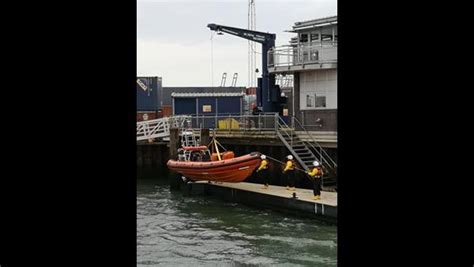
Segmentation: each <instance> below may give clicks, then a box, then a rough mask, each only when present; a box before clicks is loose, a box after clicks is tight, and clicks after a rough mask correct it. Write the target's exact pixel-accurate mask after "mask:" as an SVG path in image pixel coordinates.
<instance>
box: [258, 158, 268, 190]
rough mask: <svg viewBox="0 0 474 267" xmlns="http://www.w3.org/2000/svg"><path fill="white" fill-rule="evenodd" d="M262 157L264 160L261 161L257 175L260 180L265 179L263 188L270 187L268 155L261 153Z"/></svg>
mask: <svg viewBox="0 0 474 267" xmlns="http://www.w3.org/2000/svg"><path fill="white" fill-rule="evenodd" d="M260 158H261V159H262V161H261V162H260V166H259V167H258V169H257V177H258V179H259V180H263V187H262V188H263V189H268V172H267V170H268V161H267V156H265V155H261V156H260Z"/></svg>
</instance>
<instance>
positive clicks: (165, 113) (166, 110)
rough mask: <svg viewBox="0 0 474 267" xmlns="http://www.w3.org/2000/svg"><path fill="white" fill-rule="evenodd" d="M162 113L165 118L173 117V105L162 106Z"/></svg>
mask: <svg viewBox="0 0 474 267" xmlns="http://www.w3.org/2000/svg"><path fill="white" fill-rule="evenodd" d="M161 111H162V112H163V117H169V116H173V107H171V105H169V106H168V105H167V106H165V105H163V106H161Z"/></svg>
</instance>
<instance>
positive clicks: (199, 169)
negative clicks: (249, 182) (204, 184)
mask: <svg viewBox="0 0 474 267" xmlns="http://www.w3.org/2000/svg"><path fill="white" fill-rule="evenodd" d="M260 161H261V159H260V153H258V152H254V153H251V154H247V155H244V156H240V157H237V158H232V159H225V160H219V161H207V162H192V161H176V160H169V161H168V163H167V165H168V168H169V169H170V170H172V171H175V172H177V173H180V174H182V175H183V176H184V177H186V178H188V179H190V180H192V181H216V182H229V183H239V182H242V181H244V180H245V179H247V177H249V176H250V175H251V174H252V173H253V171H254V170H255V169H256V168H257V167H258V166H259V165H260Z"/></svg>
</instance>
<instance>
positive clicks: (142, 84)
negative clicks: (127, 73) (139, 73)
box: [137, 79, 148, 92]
mask: <svg viewBox="0 0 474 267" xmlns="http://www.w3.org/2000/svg"><path fill="white" fill-rule="evenodd" d="M137 83H138V85H140V87H141V88H142V89H143V91H145V92H146V91H147V90H148V87H146V85H145V84H144V83H143V82H142V81H140V79H137Z"/></svg>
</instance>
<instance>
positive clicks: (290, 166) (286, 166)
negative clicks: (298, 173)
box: [283, 160, 295, 172]
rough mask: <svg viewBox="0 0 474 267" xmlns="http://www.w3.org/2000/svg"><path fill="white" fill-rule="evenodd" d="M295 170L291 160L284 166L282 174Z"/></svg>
mask: <svg viewBox="0 0 474 267" xmlns="http://www.w3.org/2000/svg"><path fill="white" fill-rule="evenodd" d="M294 169H295V163H294V162H293V161H292V160H288V161H287V162H286V165H285V169H283V172H287V171H293V170H294Z"/></svg>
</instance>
